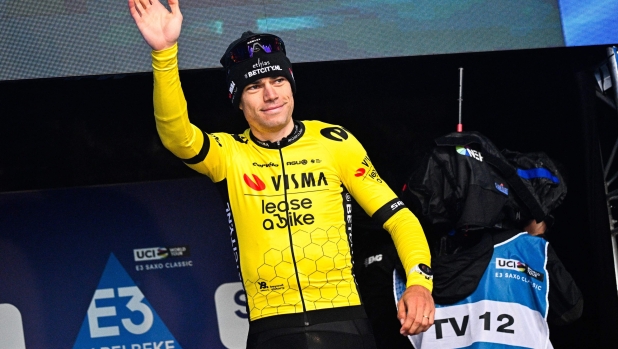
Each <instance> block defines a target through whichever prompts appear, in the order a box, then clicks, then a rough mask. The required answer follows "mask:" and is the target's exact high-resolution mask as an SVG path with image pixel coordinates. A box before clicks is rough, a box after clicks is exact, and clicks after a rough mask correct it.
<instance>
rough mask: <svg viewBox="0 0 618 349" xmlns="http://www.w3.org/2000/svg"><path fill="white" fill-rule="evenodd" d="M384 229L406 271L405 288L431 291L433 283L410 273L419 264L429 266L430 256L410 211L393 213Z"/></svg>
mask: <svg viewBox="0 0 618 349" xmlns="http://www.w3.org/2000/svg"><path fill="white" fill-rule="evenodd" d="M383 227H384V229H386V231H388V232H389V233H390V234H391V237H392V238H393V242H394V243H395V247H397V254H398V255H399V259H401V261H402V263H403V266H404V268H405V270H406V273H407V274H408V275H407V282H406V286H407V287H409V286H412V285H421V286H424V287H426V288H427V289H428V290H429V291H431V290H433V282H432V281H431V280H427V279H426V278H425V277H424V276H422V275H421V274H419V273H411V270H412V269H413V268H414V266H416V265H418V264H419V263H423V264H426V265H428V266H431V254H430V253H429V245H427V239H426V238H425V233H423V228H422V227H421V224H420V223H419V221H418V219H417V218H416V216H414V214H413V213H412V212H410V210H408V209H407V208H404V209H402V210H400V211H398V212H397V213H395V214H394V215H393V216H392V217H391V218H389V219H388V220H387V221H386V223H384V226H383Z"/></svg>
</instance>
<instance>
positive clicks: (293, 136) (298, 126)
mask: <svg viewBox="0 0 618 349" xmlns="http://www.w3.org/2000/svg"><path fill="white" fill-rule="evenodd" d="M293 122H294V128H293V129H292V132H290V134H289V135H287V136H286V137H283V138H282V139H281V140H280V141H279V144H280V145H277V142H270V141H261V140H259V139H257V138H256V137H255V136H254V135H253V133H252V132H249V137H251V140H252V141H253V143H255V144H257V145H258V146H260V147H262V148H268V149H277V148H279V147H281V148H283V147H287V146H288V145H290V144H292V143H294V142H296V141H297V140H299V139H300V138H301V137H302V136H303V134H305V125H304V124H303V123H302V122H300V121H296V120H293Z"/></svg>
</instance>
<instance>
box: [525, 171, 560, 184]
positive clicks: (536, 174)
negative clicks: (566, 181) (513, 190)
mask: <svg viewBox="0 0 618 349" xmlns="http://www.w3.org/2000/svg"><path fill="white" fill-rule="evenodd" d="M517 174H518V175H519V177H521V178H524V179H533V178H547V179H549V180H551V181H552V182H554V183H560V180H559V179H558V177H556V176H554V175H553V174H552V173H551V172H550V171H549V170H548V169H546V168H531V169H529V170H522V169H521V168H518V169H517Z"/></svg>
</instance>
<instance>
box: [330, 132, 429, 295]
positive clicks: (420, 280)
mask: <svg viewBox="0 0 618 349" xmlns="http://www.w3.org/2000/svg"><path fill="white" fill-rule="evenodd" d="M326 130H330V132H334V133H336V134H337V137H336V138H337V139H341V141H337V142H333V143H329V145H330V146H329V148H330V151H331V154H333V156H334V157H335V159H336V163H337V166H339V173H340V176H341V180H342V182H343V183H344V185H345V187H346V188H347V189H348V191H349V192H350V194H352V196H353V197H354V199H355V200H356V201H357V202H358V203H359V205H360V206H361V207H362V208H363V209H364V210H365V212H367V214H368V215H369V216H371V217H373V218H374V219H378V220H379V221H380V222H381V223H382V224H383V225H382V226H383V227H384V229H386V231H388V232H389V233H390V234H391V237H392V238H393V242H394V243H395V247H396V248H397V253H398V254H399V258H400V259H401V261H402V262H403V265H404V268H405V269H406V270H407V273H408V275H407V280H408V281H407V286H411V285H422V286H424V287H426V288H427V289H429V290H430V291H431V290H432V288H433V283H432V281H431V280H427V279H425V277H423V276H422V275H421V274H418V273H410V271H411V270H412V269H413V268H414V267H415V266H416V265H417V264H419V263H423V264H426V265H428V266H431V254H430V253H429V246H428V244H427V239H426V238H425V234H424V232H423V228H422V227H421V225H420V223H419V221H418V219H417V218H416V217H415V216H414V214H412V212H411V211H410V210H408V209H407V208H405V207H404V206H403V202H401V201H400V200H399V198H398V197H397V195H395V193H394V192H393V191H392V190H391V188H390V187H389V186H388V185H387V184H386V183H385V182H384V180H382V179H381V178H380V176H379V175H378V172H377V171H376V169H375V168H374V166H373V164H372V163H371V160H370V159H369V156H368V155H367V152H366V151H365V149H364V148H363V146H362V145H361V144H360V142H359V141H358V140H357V139H356V138H355V137H354V136H353V135H352V134H351V133H350V132H348V131H347V130H345V129H343V128H340V127H332V128H330V129H329V128H327V129H326ZM327 138H330V137H327Z"/></svg>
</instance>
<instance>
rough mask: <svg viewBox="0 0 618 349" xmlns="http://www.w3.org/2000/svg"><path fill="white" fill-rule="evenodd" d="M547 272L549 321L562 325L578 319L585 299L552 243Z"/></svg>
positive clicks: (548, 250)
mask: <svg viewBox="0 0 618 349" xmlns="http://www.w3.org/2000/svg"><path fill="white" fill-rule="evenodd" d="M547 272H548V273H549V282H550V284H549V313H548V315H547V322H548V323H550V324H552V325H558V326H560V325H566V324H568V323H571V322H573V321H575V320H577V319H578V318H579V317H580V316H581V315H582V311H583V309H584V299H583V297H582V294H581V291H580V290H579V288H578V287H577V285H576V284H575V281H574V280H573V278H572V277H571V274H569V272H568V271H567V270H566V269H565V268H564V265H563V264H562V262H561V261H560V259H558V255H556V252H555V251H554V249H553V248H552V247H551V245H549V246H547Z"/></svg>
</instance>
